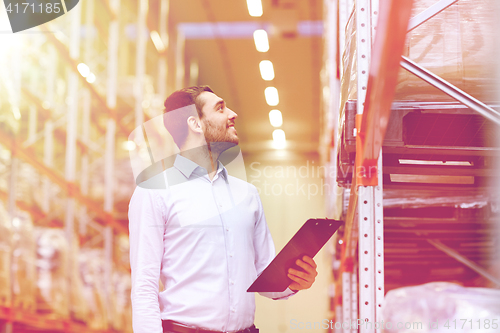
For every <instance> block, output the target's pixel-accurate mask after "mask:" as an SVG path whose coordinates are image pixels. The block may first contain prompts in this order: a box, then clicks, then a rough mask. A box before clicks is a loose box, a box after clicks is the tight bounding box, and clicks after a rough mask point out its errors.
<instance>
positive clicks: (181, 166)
mask: <svg viewBox="0 0 500 333" xmlns="http://www.w3.org/2000/svg"><path fill="white" fill-rule="evenodd" d="M217 163H218V167H217V173H216V175H219V174H221V175H222V177H223V178H224V180H226V181H227V170H226V167H224V166H223V165H222V163H221V162H220V161H217ZM174 167H175V168H176V169H177V170H179V171H180V172H181V173H182V174H183V175H184V176H185V177H186V178H188V179H189V178H190V177H191V175H192V174H193V173H196V174H198V175H199V176H204V175H206V174H207V171H206V170H205V168H202V167H201V166H199V165H198V164H196V163H195V162H193V161H191V160H190V159H189V158H186V157H184V156H182V155H180V154H178V155H177V156H176V157H175V162H174ZM214 179H215V177H214Z"/></svg>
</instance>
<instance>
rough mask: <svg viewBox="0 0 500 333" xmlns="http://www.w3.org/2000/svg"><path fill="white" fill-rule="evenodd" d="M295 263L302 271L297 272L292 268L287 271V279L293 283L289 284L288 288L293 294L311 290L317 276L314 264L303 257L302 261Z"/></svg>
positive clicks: (306, 257) (298, 260)
mask: <svg viewBox="0 0 500 333" xmlns="http://www.w3.org/2000/svg"><path fill="white" fill-rule="evenodd" d="M295 263H296V264H297V266H299V267H301V268H302V269H303V270H304V271H299V270H296V269H293V268H289V269H288V277H289V278H290V279H292V281H293V282H292V283H290V285H289V286H288V288H290V290H292V291H294V292H297V291H299V290H303V289H309V288H311V286H312V284H313V283H314V280H315V279H316V276H318V272H317V271H316V267H317V266H316V263H315V262H314V260H313V259H312V258H310V257H308V256H304V257H303V258H302V260H300V259H297V261H296V262H295Z"/></svg>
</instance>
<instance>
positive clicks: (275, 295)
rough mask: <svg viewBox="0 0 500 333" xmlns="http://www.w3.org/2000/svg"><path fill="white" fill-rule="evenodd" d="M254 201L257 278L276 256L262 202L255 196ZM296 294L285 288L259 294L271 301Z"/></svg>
mask: <svg viewBox="0 0 500 333" xmlns="http://www.w3.org/2000/svg"><path fill="white" fill-rule="evenodd" d="M256 200H257V202H258V210H259V211H258V218H257V221H256V222H255V229H254V230H255V234H254V251H255V269H256V270H257V276H259V275H260V274H261V273H262V271H263V270H264V269H265V268H266V267H267V266H268V265H269V264H270V263H271V261H272V260H273V259H274V257H275V256H276V250H275V248H274V242H273V238H272V237H271V232H270V231H269V228H268V226H267V222H266V216H265V215H264V209H263V207H262V202H261V201H260V197H259V195H258V194H256ZM296 293H297V292H294V291H292V290H290V288H287V289H286V290H285V291H282V292H259V294H260V295H262V296H265V297H268V298H272V299H275V300H277V299H288V297H290V296H292V295H295V294H296Z"/></svg>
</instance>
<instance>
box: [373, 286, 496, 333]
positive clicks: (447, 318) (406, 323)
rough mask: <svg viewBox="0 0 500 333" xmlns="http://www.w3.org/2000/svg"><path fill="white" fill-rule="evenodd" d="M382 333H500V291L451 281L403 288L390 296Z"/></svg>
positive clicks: (385, 309) (388, 296)
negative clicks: (468, 286)
mask: <svg viewBox="0 0 500 333" xmlns="http://www.w3.org/2000/svg"><path fill="white" fill-rule="evenodd" d="M382 319H383V322H381V323H379V325H381V328H383V332H391V333H413V332H419V333H427V332H432V333H444V332H447V333H449V332H455V333H482V332H499V331H500V290H496V289H486V288H465V287H462V286H460V285H457V284H454V283H448V282H432V283H427V284H424V285H420V286H412V287H404V288H398V289H394V290H391V291H389V292H388V293H387V295H386V297H385V300H384V304H383V308H382Z"/></svg>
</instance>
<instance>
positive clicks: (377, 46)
mask: <svg viewBox="0 0 500 333" xmlns="http://www.w3.org/2000/svg"><path fill="white" fill-rule="evenodd" d="M456 2H457V0H440V1H436V3H435V4H434V5H432V6H431V7H429V8H428V9H427V10H425V11H423V12H422V13H420V14H419V15H417V16H415V17H413V18H411V19H410V14H411V8H412V1H411V0H409V1H401V0H396V1H384V2H383V5H380V6H379V1H378V0H371V1H370V0H357V1H355V3H354V1H352V0H339V1H329V0H326V1H325V4H326V6H327V8H328V11H329V12H330V14H328V16H327V17H328V20H329V22H328V24H331V25H333V26H335V25H337V29H338V30H337V31H335V29H333V31H329V33H328V34H327V37H326V43H327V46H329V49H330V51H329V52H328V54H327V56H326V57H325V58H326V61H327V62H328V64H329V66H328V67H327V68H328V69H329V73H330V75H331V79H330V81H329V82H328V83H329V86H330V87H329V88H330V94H329V95H331V96H337V95H339V94H340V80H341V79H342V78H341V77H338V76H337V78H336V79H335V75H332V74H333V73H334V71H335V70H337V73H342V70H338V66H342V65H341V64H340V62H341V61H342V60H341V59H342V54H343V52H342V51H343V47H344V45H346V38H347V36H346V35H345V33H346V30H347V29H346V27H347V23H348V21H349V16H350V15H353V16H354V17H355V21H356V41H355V43H356V47H355V48H356V52H355V54H356V62H357V71H356V76H357V99H356V101H347V103H346V107H345V113H344V115H345V116H344V117H345V118H344V124H343V125H344V128H343V135H344V137H343V140H340V141H339V142H336V141H335V140H333V147H332V149H331V150H330V154H331V155H332V156H330V158H329V159H330V163H334V164H336V165H337V162H338V169H337V180H341V182H343V183H344V185H345V184H350V185H351V186H350V189H347V190H346V191H345V193H346V195H347V196H349V200H348V204H345V207H346V208H345V215H344V218H345V226H344V228H343V230H342V231H341V232H343V235H341V236H340V237H339V238H338V239H337V240H339V241H340V244H342V245H341V246H337V251H338V252H340V255H339V257H340V258H339V259H340V260H339V261H340V262H339V263H337V264H335V263H334V278H335V285H334V288H333V289H334V290H335V292H334V293H333V300H332V309H331V310H332V312H333V315H334V317H335V322H338V323H345V322H348V323H354V325H348V326H347V327H345V326H342V327H340V328H339V327H337V326H336V327H335V328H333V327H331V329H332V331H333V330H334V331H335V332H344V333H345V332H358V329H359V332H363V333H364V332H367V333H368V332H370V333H372V332H375V331H377V332H379V331H380V329H376V327H374V326H372V327H371V328H370V327H369V326H364V325H361V326H359V327H358V326H357V325H356V323H357V320H358V319H359V320H361V321H363V322H371V323H376V322H379V323H380V322H381V320H382V317H381V308H382V302H383V299H384V291H385V290H384V289H385V287H386V284H385V280H386V279H385V278H384V275H385V269H387V262H386V260H385V257H384V256H385V255H386V254H387V250H391V249H392V248H394V249H395V250H396V251H400V250H401V248H400V247H398V244H396V243H397V237H396V238H394V237H391V232H392V233H393V232H396V233H398V232H399V233H401V232H402V233H405V235H410V234H416V235H419V234H420V235H427V237H429V239H426V237H425V236H424V237H420V238H419V239H418V242H420V241H421V240H422V239H423V242H424V243H426V244H427V247H425V246H422V244H421V242H420V243H416V244H417V245H418V246H422V249H419V250H420V252H422V253H424V254H423V255H426V253H430V251H432V249H434V252H433V253H432V255H433V256H436V254H435V253H436V248H437V249H438V250H439V251H442V252H444V253H445V254H446V255H447V256H451V257H452V258H454V259H455V260H458V261H460V262H461V263H462V264H464V265H466V266H467V267H469V268H470V269H472V270H473V271H474V272H476V273H478V274H479V275H481V276H482V277H485V278H486V279H488V280H489V281H490V282H492V283H496V284H499V283H500V282H499V281H498V279H496V278H495V277H493V276H491V274H489V273H488V272H486V271H485V270H484V269H482V268H481V267H480V266H479V265H477V264H476V263H474V262H473V261H471V260H469V259H467V258H466V257H465V256H464V255H463V254H460V253H458V252H457V251H456V250H453V249H451V248H450V247H447V246H446V245H444V244H443V243H441V242H439V241H438V240H433V239H430V238H432V237H433V236H432V235H434V236H435V237H436V238H439V237H437V236H436V234H439V235H442V234H443V230H441V231H440V230H433V229H432V228H431V229H429V228H428V227H427V230H426V228H425V226H428V225H430V224H431V223H432V224H436V225H439V226H441V227H444V228H448V230H453V229H456V230H458V231H457V233H460V232H462V235H463V236H462V237H461V238H464V237H466V236H465V235H469V234H470V231H471V230H475V232H476V233H477V234H487V233H489V232H491V230H492V229H489V227H490V225H491V223H492V218H491V217H490V218H488V216H486V215H485V216H482V215H481V216H478V217H471V216H466V217H458V218H457V216H451V217H449V218H441V219H436V218H434V219H433V218H419V219H418V222H419V223H422V224H423V225H424V228H423V230H413V229H412V228H411V227H410V228H406V229H405V227H402V225H404V226H406V227H407V226H408V225H410V226H411V225H412V222H411V221H410V220H411V218H406V220H404V218H401V217H393V216H388V217H385V218H384V201H383V191H384V186H386V187H388V188H389V189H391V188H393V187H394V185H392V184H391V182H390V178H388V174H393V173H396V174H397V173H401V174H423V175H442V174H446V172H450V174H452V175H462V176H463V175H467V176H474V177H475V179H479V180H480V182H482V183H483V184H482V185H483V186H484V180H485V179H490V178H488V177H497V175H496V174H495V170H494V169H492V168H491V166H489V167H488V166H484V165H483V166H482V167H477V168H470V167H464V166H451V167H448V166H438V167H435V166H423V167H420V166H418V167H417V168H415V167H414V168H413V169H410V168H408V167H407V166H404V165H400V164H399V163H396V164H392V165H391V164H390V163H389V162H390V161H391V160H394V156H399V157H404V156H413V157H415V156H416V155H420V156H424V155H425V156H440V157H438V158H436V159H437V160H446V159H447V158H448V157H451V158H452V160H460V159H461V158H462V159H464V160H467V158H469V157H470V156H473V157H485V156H487V157H488V158H489V157H498V156H499V155H500V152H499V149H498V148H497V147H496V146H495V147H493V146H491V147H476V146H475V145H473V144H470V145H469V146H467V145H466V144H464V145H463V146H460V147H459V146H456V145H455V146H448V147H446V146H424V145H417V146H409V145H405V144H404V142H403V139H402V137H398V134H399V135H401V133H397V130H399V131H401V126H402V121H403V116H404V115H405V114H406V113H404V112H405V111H404V107H405V105H400V107H401V110H399V113H398V112H396V115H394V116H393V117H392V118H391V111H392V112H393V113H394V112H395V111H393V110H394V108H395V107H394V105H392V102H393V98H394V93H395V88H396V83H397V75H398V70H399V68H400V66H401V67H402V68H404V69H405V70H407V71H409V72H410V73H412V74H414V75H416V76H417V77H419V78H421V79H423V80H424V81H426V82H427V83H429V84H431V85H433V86H434V87H436V88H438V89H439V90H441V91H442V92H444V93H446V94H447V95H449V96H451V97H452V98H454V99H455V100H456V101H458V102H459V103H451V104H450V103H448V104H446V105H427V106H425V107H429V108H431V109H433V110H438V109H447V110H445V112H444V113H450V114H453V115H457V114H458V115H459V116H458V117H460V116H463V117H470V119H473V120H474V121H476V120H477V118H481V119H485V120H480V121H481V125H480V126H479V127H478V128H477V132H478V133H479V132H480V129H482V130H487V129H492V126H498V125H499V124H500V114H499V113H498V112H497V111H495V110H494V109H493V108H492V107H491V106H488V105H486V104H484V103H482V102H480V101H478V100H477V99H475V98H473V97H472V96H470V95H468V94H466V93H465V92H463V91H461V90H460V89H458V88H457V87H455V86H453V85H451V84H450V83H448V82H446V81H445V80H443V79H441V78H440V77H438V76H436V75H434V74H432V73H431V72H429V71H428V70H426V69H425V68H423V67H421V66H419V65H417V64H416V63H414V62H413V61H411V60H410V59H408V58H406V57H402V56H401V54H402V51H403V46H404V42H405V37H406V31H411V30H412V29H414V28H416V27H417V26H419V25H420V24H424V23H425V22H426V21H427V20H429V19H431V18H432V17H434V16H435V15H438V14H439V13H440V12H441V11H443V10H445V9H446V8H448V7H449V6H451V5H452V4H454V3H456ZM381 4H382V3H381ZM332 12H333V14H332ZM351 19H352V17H351ZM375 33H376V35H377V36H376V38H375ZM335 38H338V44H336V46H335ZM336 52H337V54H338V55H340V56H337V57H335V53H336ZM338 104H340V103H339V101H337V100H335V98H331V101H330V104H329V105H327V112H330V113H332V114H333V115H336V116H337V117H338V113H339V106H338ZM347 104H349V105H350V110H347V109H348V108H349V107H348V105H347ZM457 104H458V105H457ZM396 109H397V106H396ZM348 111H350V112H348ZM396 111H398V110H396ZM461 113H462V115H460V114H461ZM476 115H481V117H479V116H476ZM398 116H400V117H398ZM474 117H475V118H474ZM482 117H484V118H482ZM434 120H435V119H434ZM469 121H470V120H469ZM391 123H392V124H396V126H392V128H390V133H388V137H389V139H394V138H395V137H396V141H398V142H397V143H398V144H400V145H399V146H398V145H394V146H390V145H389V147H388V148H384V156H385V158H384V160H383V159H382V146H383V145H384V147H385V144H386V142H385V141H384V139H385V138H387V137H386V133H387V130H388V127H390V126H391ZM484 124H485V125H484ZM341 125H342V124H334V125H330V127H331V128H333V129H334V131H333V133H332V135H333V136H334V137H336V135H337V133H336V130H337V127H339V126H341ZM483 125H484V127H483ZM349 126H350V127H349ZM398 126H399V127H398ZM394 128H396V129H397V130H396V131H394ZM346 136H348V138H346ZM473 139H474V138H471V141H472V140H473ZM393 143H394V142H393ZM349 152H350V153H349ZM337 153H338V154H340V157H339V156H337ZM354 154H355V158H354V157H353V155H354ZM342 156H343V157H346V156H347V158H343V157H342ZM443 156H444V157H443ZM338 158H339V160H338ZM408 158H410V157H408ZM416 159H417V158H416ZM346 167H351V168H352V169H351V170H353V172H351V173H349V172H346V170H347V169H346ZM443 172H445V173H443ZM346 174H347V175H346ZM351 177H352V178H351ZM387 180H389V181H387ZM476 182H477V180H476ZM387 183H389V185H387ZM474 185H477V184H472V186H470V187H465V189H466V190H467V191H471V193H472V192H473V191H474ZM427 188H430V189H431V190H436V188H435V187H432V186H430V187H424V186H414V187H413V190H417V191H420V190H422V189H427ZM438 188H439V190H442V191H445V192H446V191H447V193H448V194H449V193H451V192H452V191H457V189H461V188H464V187H463V186H462V187H453V186H441V187H438ZM408 189H410V188H409V187H408ZM410 190H411V189H410ZM334 197H335V195H331V198H334ZM457 212H458V214H460V210H455V211H454V213H455V215H456V214H457ZM330 213H331V212H330ZM331 214H332V213H331ZM338 214H339V213H338V212H334V215H337V216H338ZM485 217H486V220H487V222H486V223H481V224H480V223H477V218H480V219H484V218H485ZM416 220H417V218H413V220H412V221H414V222H415V221H416ZM384 224H386V225H385V226H384ZM468 224H469V225H468ZM413 225H416V222H415V223H414V224H413ZM449 228H452V229H449ZM445 230H446V229H445ZM472 234H474V232H473V233H472ZM384 237H386V238H387V239H384ZM404 239H407V237H406V236H405V237H404V238H403V241H404ZM387 240H389V241H390V243H386V242H387ZM395 240H396V242H395ZM460 240H462V241H463V240H465V241H468V242H469V243H471V242H472V241H476V242H477V241H478V238H474V235H473V236H470V237H468V238H467V237H466V238H464V239H460ZM407 241H409V240H407ZM384 243H386V244H385V246H384ZM384 247H385V248H384ZM387 247H388V248H387ZM439 251H437V252H439ZM487 251H491V249H485V248H471V249H468V252H467V253H468V254H470V255H473V256H476V258H477V256H478V253H480V255H482V254H481V253H483V254H484V253H485V252H487ZM384 252H386V253H384ZM392 253H393V252H392ZM392 253H391V254H390V257H388V260H389V263H391V264H395V265H396V266H397V265H401V260H399V263H398V262H397V260H395V257H394V255H393V254H392ZM416 253H417V255H422V254H421V253H419V252H416ZM466 255H467V254H466ZM334 262H335V260H334ZM434 262H436V260H434ZM335 265H337V266H339V267H336V266H335ZM392 287H394V286H392Z"/></svg>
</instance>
